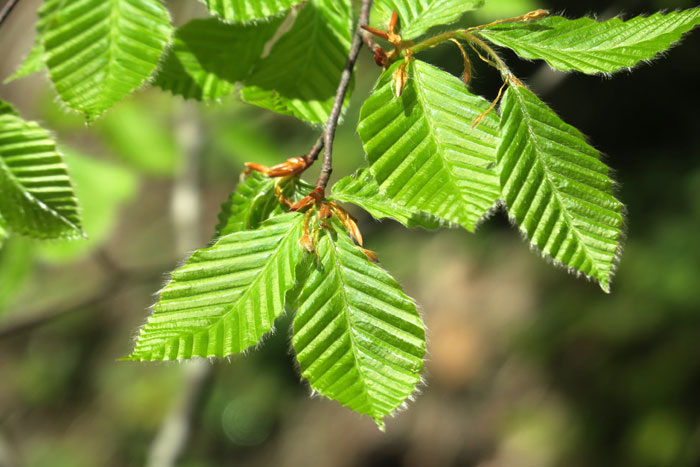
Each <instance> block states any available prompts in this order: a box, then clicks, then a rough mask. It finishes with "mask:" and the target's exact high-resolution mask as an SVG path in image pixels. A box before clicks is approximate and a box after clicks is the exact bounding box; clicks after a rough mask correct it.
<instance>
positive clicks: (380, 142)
mask: <svg viewBox="0 0 700 467" xmlns="http://www.w3.org/2000/svg"><path fill="white" fill-rule="evenodd" d="M399 65H400V64H398V63H397V64H395V65H394V66H393V67H391V68H389V69H388V70H387V71H385V72H384V74H383V75H382V77H381V78H380V80H379V83H378V84H377V87H376V89H375V90H374V93H373V94H372V96H371V97H370V98H369V99H367V100H366V101H365V103H364V105H363V106H362V111H361V113H360V123H359V125H358V128H357V131H358V133H359V134H360V138H361V139H362V144H363V146H364V148H365V152H366V153H367V158H368V159H369V163H370V169H371V171H372V174H373V175H374V177H375V178H376V180H377V183H378V184H379V187H380V189H381V190H382V191H383V192H384V193H386V195H387V196H388V197H389V198H390V199H391V200H392V201H394V202H395V203H398V204H401V205H404V206H406V207H408V208H411V209H412V210H414V211H415V210H418V211H424V212H426V213H428V214H430V215H432V216H435V217H438V218H442V219H445V220H447V221H450V222H453V223H456V224H460V225H462V226H463V227H464V228H466V229H467V230H470V231H473V230H474V229H475V227H476V225H477V223H478V222H479V220H480V219H481V218H482V217H483V216H484V214H486V213H487V211H489V209H491V208H492V207H493V205H494V204H495V202H496V200H497V199H498V197H499V185H498V176H497V175H496V170H495V166H496V147H497V145H498V142H499V138H498V117H497V116H496V114H495V112H491V113H490V114H489V115H488V116H487V117H486V118H485V119H484V120H483V121H482V122H481V123H480V124H479V125H478V126H477V127H476V128H472V123H473V121H474V119H475V118H476V117H477V116H478V115H479V114H481V113H482V112H484V111H485V110H486V109H487V108H488V107H489V103H488V102H487V101H486V100H484V99H483V98H481V97H477V96H474V95H472V94H470V93H469V91H468V90H467V88H466V86H465V85H464V83H463V82H462V81H461V80H459V79H458V78H456V77H454V76H452V75H450V74H448V73H446V72H444V71H442V70H439V69H437V68H435V67H433V66H431V65H428V64H427V63H424V62H421V61H419V60H416V61H412V62H411V65H410V66H409V67H408V71H409V79H408V82H407V84H406V87H405V88H404V90H403V93H402V95H401V97H398V98H397V97H395V95H394V89H393V87H392V74H393V72H394V70H395V69H396V67H397V66H399Z"/></svg>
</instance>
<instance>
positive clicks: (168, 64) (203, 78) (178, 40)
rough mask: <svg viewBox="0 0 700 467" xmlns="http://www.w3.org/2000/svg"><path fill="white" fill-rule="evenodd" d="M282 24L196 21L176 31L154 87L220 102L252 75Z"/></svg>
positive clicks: (189, 96)
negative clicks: (265, 48) (238, 83)
mask: <svg viewBox="0 0 700 467" xmlns="http://www.w3.org/2000/svg"><path fill="white" fill-rule="evenodd" d="M281 22H282V18H278V19H275V20H273V21H270V22H259V23H256V24H251V25H241V24H227V23H223V22H221V21H219V20H218V19H216V18H208V19H195V20H192V21H190V22H189V23H187V24H185V25H184V26H182V27H180V28H178V29H177V30H176V31H175V37H174V40H173V45H172V48H169V49H168V51H167V52H166V53H165V55H164V56H163V58H162V59H161V65H160V67H159V69H158V71H157V72H156V75H155V79H154V84H155V85H156V86H160V87H161V88H163V89H165V90H168V91H171V92H172V93H173V94H175V95H180V96H183V97H185V98H188V99H197V100H218V99H219V98H220V97H222V96H225V95H227V94H230V93H231V92H232V91H233V88H234V85H235V83H236V82H237V81H242V80H243V79H245V78H246V77H247V76H248V74H249V73H250V71H251V69H252V67H253V65H255V63H256V62H257V61H258V60H259V59H260V56H261V55H262V52H263V48H264V47H265V44H266V43H267V42H268V41H269V40H270V39H271V38H272V36H273V35H274V34H275V31H277V28H279V25H280V24H281Z"/></svg>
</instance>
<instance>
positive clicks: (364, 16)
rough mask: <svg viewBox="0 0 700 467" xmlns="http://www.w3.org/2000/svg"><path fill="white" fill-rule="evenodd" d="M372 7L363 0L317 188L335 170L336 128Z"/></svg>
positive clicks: (369, 1)
mask: <svg viewBox="0 0 700 467" xmlns="http://www.w3.org/2000/svg"><path fill="white" fill-rule="evenodd" d="M371 8H372V0H362V9H361V10H360V17H359V19H358V21H357V30H356V31H355V37H354V38H353V40H352V45H351V46H350V53H349V54H348V61H347V62H346V63H345V69H344V70H343V74H342V75H341V77H340V83H339V84H338V91H337V92H336V94H335V101H334V102H333V109H332V110H331V116H330V118H329V119H328V123H327V124H326V130H325V132H324V136H325V141H324V149H325V151H324V153H323V167H322V168H321V175H319V177H318V182H316V188H319V189H321V190H325V189H326V187H327V186H328V181H329V180H330V178H331V172H333V140H334V139H335V130H336V128H337V127H338V120H339V119H340V111H341V110H342V108H343V102H344V101H345V95H346V94H347V92H348V88H349V87H350V80H351V79H352V72H353V70H354V69H355V63H356V62H357V57H358V56H359V54H360V49H362V42H363V36H364V33H363V31H362V28H361V27H360V26H366V25H367V24H368V23H369V12H370V9H371Z"/></svg>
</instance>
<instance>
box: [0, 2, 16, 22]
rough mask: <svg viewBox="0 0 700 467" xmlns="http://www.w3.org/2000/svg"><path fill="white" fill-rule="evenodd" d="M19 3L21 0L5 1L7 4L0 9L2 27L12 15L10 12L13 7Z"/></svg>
mask: <svg viewBox="0 0 700 467" xmlns="http://www.w3.org/2000/svg"><path fill="white" fill-rule="evenodd" d="M18 3H19V0H9V1H8V2H7V3H5V6H4V7H2V11H0V27H2V25H3V23H4V22H5V20H6V19H7V17H8V16H10V12H12V9H13V8H14V7H16V6H17V4H18Z"/></svg>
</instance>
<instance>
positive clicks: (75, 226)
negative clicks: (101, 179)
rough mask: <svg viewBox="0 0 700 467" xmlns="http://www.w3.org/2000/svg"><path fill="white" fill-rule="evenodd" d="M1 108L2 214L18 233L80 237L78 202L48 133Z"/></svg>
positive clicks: (39, 235)
mask: <svg viewBox="0 0 700 467" xmlns="http://www.w3.org/2000/svg"><path fill="white" fill-rule="evenodd" d="M0 108H2V109H4V110H0V215H2V217H3V218H4V219H5V222H6V224H7V226H8V227H9V228H10V229H11V230H12V231H13V232H17V233H19V234H23V235H28V236H32V237H36V238H74V237H79V236H81V235H82V230H81V227H80V218H79V216H78V201H77V200H76V198H75V194H74V192H73V187H72V185H71V181H70V179H69V177H68V170H67V167H66V164H65V162H64V160H63V156H62V155H61V154H60V153H59V152H58V151H57V150H56V144H55V143H54V142H53V140H52V139H51V136H50V135H49V132H48V131H46V130H44V129H43V128H41V127H40V126H39V125H38V124H36V123H34V122H27V121H24V120H22V119H21V118H20V117H19V116H17V115H16V114H15V113H13V109H12V108H11V107H10V106H9V105H5V106H2V107H0ZM3 111H4V113H2V112H3Z"/></svg>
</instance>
